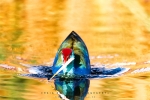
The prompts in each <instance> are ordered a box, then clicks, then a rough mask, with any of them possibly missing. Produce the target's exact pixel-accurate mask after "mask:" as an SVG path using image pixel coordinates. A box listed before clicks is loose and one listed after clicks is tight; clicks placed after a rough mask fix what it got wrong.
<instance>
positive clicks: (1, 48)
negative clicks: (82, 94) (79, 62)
mask: <svg viewBox="0 0 150 100" xmlns="http://www.w3.org/2000/svg"><path fill="white" fill-rule="evenodd" d="M71 31H75V32H77V33H78V34H79V36H81V38H82V39H83V41H84V42H85V44H86V45H87V48H88V50H89V54H90V58H91V64H97V63H100V64H114V63H118V62H135V63H136V64H135V65H130V66H128V67H130V68H132V69H136V68H143V67H149V60H150V51H149V50H150V42H149V39H150V0H107V1H106V0H93V1H91V0H61V1H60V0H55V1H54V0H0V63H1V64H8V65H11V66H15V67H20V68H23V66H21V65H19V63H20V62H23V63H26V64H31V65H32V64H33V65H34V64H35V65H42V64H45V65H51V64H52V62H53V58H54V57H55V54H56V52H57V50H58V48H59V46H60V44H61V43H62V41H63V40H64V39H65V38H66V37H67V36H68V35H69V34H70V32H71ZM145 62H147V64H145ZM0 71H1V72H0V74H1V79H4V80H0V83H3V84H7V85H8V83H10V82H13V84H15V82H16V81H12V80H9V81H8V80H7V81H6V80H5V79H6V77H5V78H2V76H3V75H5V74H8V73H10V74H11V73H12V72H11V71H6V70H0ZM129 72H130V71H129ZM138 75H139V74H138ZM138 75H133V76H132V75H131V76H129V77H127V78H124V77H123V78H122V77H121V78H116V79H106V80H104V79H103V80H93V81H91V85H92V84H95V83H97V84H98V85H97V87H99V88H100V89H101V90H107V91H109V94H106V95H103V94H101V95H100V96H99V97H97V98H94V99H95V100H99V99H100V98H101V99H102V100H149V99H150V95H149V94H150V85H148V83H149V82H150V78H149V73H146V74H145V73H143V74H140V75H139V76H138ZM127 76H128V75H127ZM141 76H142V77H141ZM135 77H136V78H135ZM137 77H138V78H137ZM143 78H144V79H143ZM8 79H11V78H10V77H9V78H8ZM13 79H14V80H16V79H15V78H13ZM21 79H22V78H21ZM19 80H20V78H19ZM22 80H23V79H22ZM30 81H31V82H30ZM30 81H27V84H25V83H24V85H26V86H28V85H29V84H34V82H32V81H33V80H32V79H31V80H30ZM108 81H109V82H108ZM21 82H22V81H21ZM111 82H112V83H111ZM35 83H36V84H37V83H39V84H42V85H41V87H40V88H42V86H43V87H47V85H45V83H40V82H39V81H37V80H35ZM135 83H137V84H135ZM3 84H1V85H0V86H1V87H3V86H2V85H3ZM102 84H103V85H102ZM24 85H23V86H24ZM34 85H35V84H34ZM29 87H30V86H29ZM29 87H28V88H29ZM35 87H36V86H35ZM13 88H15V89H17V88H16V87H13ZM36 88H37V87H36ZM102 88H103V89H102ZM129 88H130V89H129ZM95 89H96V87H94V86H93V87H92V86H91V88H90V90H91V91H95ZM6 90H7V91H8V90H10V89H9V88H8V86H6V87H3V89H0V94H2V95H3V96H4V97H8V95H11V94H9V93H8V94H7V93H6ZM11 91H13V90H11ZM32 92H35V91H32ZM36 92H37V91H36ZM16 93H19V92H16ZM115 94H116V95H115ZM2 95H0V96H1V99H2V100H7V98H5V99H4V98H2V97H3V96H2ZM17 95H18V94H14V96H16V97H17ZM34 95H37V94H36V93H35V94H34ZM11 96H12V97H13V95H11ZM11 96H10V97H11ZM41 96H42V97H39V98H45V99H43V100H48V98H50V97H48V95H46V96H45V95H44V96H43V95H41ZM22 98H26V97H22ZM27 98H28V97H27ZM30 98H31V97H30ZM33 98H34V97H33ZM111 98H113V99H111ZM28 99H29V98H28ZM90 99H92V97H91V98H90V97H89V98H87V100H90ZM94 99H92V100H94ZM8 100H12V98H11V99H8ZM19 100H21V98H20V99H19ZM23 100H24V99H23ZM41 100H42V99H41Z"/></svg>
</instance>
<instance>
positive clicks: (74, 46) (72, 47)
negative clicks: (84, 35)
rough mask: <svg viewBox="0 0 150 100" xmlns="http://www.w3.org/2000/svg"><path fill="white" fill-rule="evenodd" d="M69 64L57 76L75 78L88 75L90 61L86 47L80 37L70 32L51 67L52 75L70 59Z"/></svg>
mask: <svg viewBox="0 0 150 100" xmlns="http://www.w3.org/2000/svg"><path fill="white" fill-rule="evenodd" d="M70 58H73V59H74V60H73V61H72V62H70V63H69V64H68V65H67V66H66V67H65V68H63V69H62V70H61V71H60V72H59V73H58V75H60V76H61V75H65V76H70V75H71V76H75V75H81V76H82V75H88V74H90V73H91V67H90V59H89V53H88V50H87V47H86V45H85V43H84V42H83V40H82V39H81V38H80V36H79V35H78V34H77V33H76V32H74V31H72V32H71V33H70V34H69V35H68V37H67V38H66V39H65V40H64V41H63V42H62V44H61V45H60V47H59V49H58V51H57V53H56V56H55V59H54V62H53V66H52V73H53V74H55V73H56V72H58V70H59V69H60V68H61V67H62V66H63V65H64V64H65V63H66V62H67V61H68V60H69V59H70Z"/></svg>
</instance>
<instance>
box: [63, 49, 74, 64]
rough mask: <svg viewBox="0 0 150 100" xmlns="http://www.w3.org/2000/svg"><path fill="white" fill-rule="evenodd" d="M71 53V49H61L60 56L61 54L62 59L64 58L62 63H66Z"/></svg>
mask: <svg viewBox="0 0 150 100" xmlns="http://www.w3.org/2000/svg"><path fill="white" fill-rule="evenodd" d="M71 53H72V49H70V48H64V49H62V54H63V57H64V62H66V61H67V60H68V59H69V57H70V55H71Z"/></svg>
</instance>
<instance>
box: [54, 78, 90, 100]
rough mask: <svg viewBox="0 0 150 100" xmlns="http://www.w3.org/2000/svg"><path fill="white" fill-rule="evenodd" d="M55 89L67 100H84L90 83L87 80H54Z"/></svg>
mask: <svg viewBox="0 0 150 100" xmlns="http://www.w3.org/2000/svg"><path fill="white" fill-rule="evenodd" d="M54 84H55V88H56V90H57V91H59V92H60V93H61V94H63V95H65V96H66V97H67V98H68V99H69V100H84V98H85V97H86V95H87V93H88V88H89V85H90V81H89V80H88V79H72V80H70V79H69V80H67V79H56V80H55V82H54Z"/></svg>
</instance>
